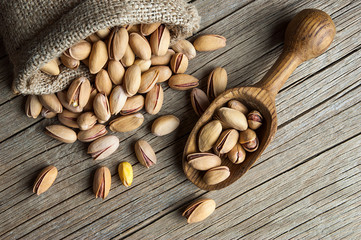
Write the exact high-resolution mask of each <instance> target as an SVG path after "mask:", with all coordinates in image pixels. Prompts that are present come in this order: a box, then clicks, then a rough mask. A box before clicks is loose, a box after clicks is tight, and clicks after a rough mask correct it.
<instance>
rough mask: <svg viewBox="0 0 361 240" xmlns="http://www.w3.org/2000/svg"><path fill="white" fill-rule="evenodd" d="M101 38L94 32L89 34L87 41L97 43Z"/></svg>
mask: <svg viewBox="0 0 361 240" xmlns="http://www.w3.org/2000/svg"><path fill="white" fill-rule="evenodd" d="M99 40H100V37H99V36H98V35H97V34H96V33H93V34H91V35H89V36H88V37H86V39H85V41H87V42H90V43H95V42H97V41H99Z"/></svg>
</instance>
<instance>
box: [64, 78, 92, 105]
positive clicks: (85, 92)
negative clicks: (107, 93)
mask: <svg viewBox="0 0 361 240" xmlns="http://www.w3.org/2000/svg"><path fill="white" fill-rule="evenodd" d="M91 90H92V87H91V85H90V82H89V80H88V79H87V78H85V77H80V78H77V79H75V80H74V81H73V82H72V83H71V84H70V86H69V89H68V92H67V95H66V97H67V100H68V103H69V105H71V106H73V107H78V106H80V107H81V108H83V107H84V106H85V105H86V104H87V103H88V101H89V97H90V92H91Z"/></svg>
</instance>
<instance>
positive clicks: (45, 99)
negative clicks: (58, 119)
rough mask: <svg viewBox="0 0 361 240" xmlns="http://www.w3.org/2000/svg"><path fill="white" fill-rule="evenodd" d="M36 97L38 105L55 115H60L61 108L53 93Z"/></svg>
mask: <svg viewBox="0 0 361 240" xmlns="http://www.w3.org/2000/svg"><path fill="white" fill-rule="evenodd" d="M38 97H39V101H40V103H41V104H42V105H43V106H44V107H45V108H46V109H48V110H49V111H51V112H55V113H61V112H62V111H63V106H62V105H61V103H60V101H59V99H58V98H57V97H56V95H55V94H54V93H51V94H44V95H39V96H38Z"/></svg>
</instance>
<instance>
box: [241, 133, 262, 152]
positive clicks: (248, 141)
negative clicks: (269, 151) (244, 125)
mask: <svg viewBox="0 0 361 240" xmlns="http://www.w3.org/2000/svg"><path fill="white" fill-rule="evenodd" d="M239 143H240V144H241V145H242V147H243V148H244V150H246V151H247V152H254V151H256V150H257V149H258V146H259V141H258V137H257V134H256V132H255V131H253V130H252V129H250V128H248V129H247V130H245V131H243V132H241V133H240V134H239Z"/></svg>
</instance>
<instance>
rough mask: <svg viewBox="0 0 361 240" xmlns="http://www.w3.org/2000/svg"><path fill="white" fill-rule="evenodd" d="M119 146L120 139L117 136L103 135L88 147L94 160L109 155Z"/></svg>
mask: <svg viewBox="0 0 361 240" xmlns="http://www.w3.org/2000/svg"><path fill="white" fill-rule="evenodd" d="M118 147H119V139H118V138H117V137H116V136H103V137H101V138H98V139H97V140H95V141H94V142H92V143H91V144H90V145H89V147H88V154H90V155H91V156H92V158H93V159H94V160H101V159H104V158H107V157H109V156H110V155H111V154H112V153H113V152H115V150H117V149H118Z"/></svg>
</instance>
